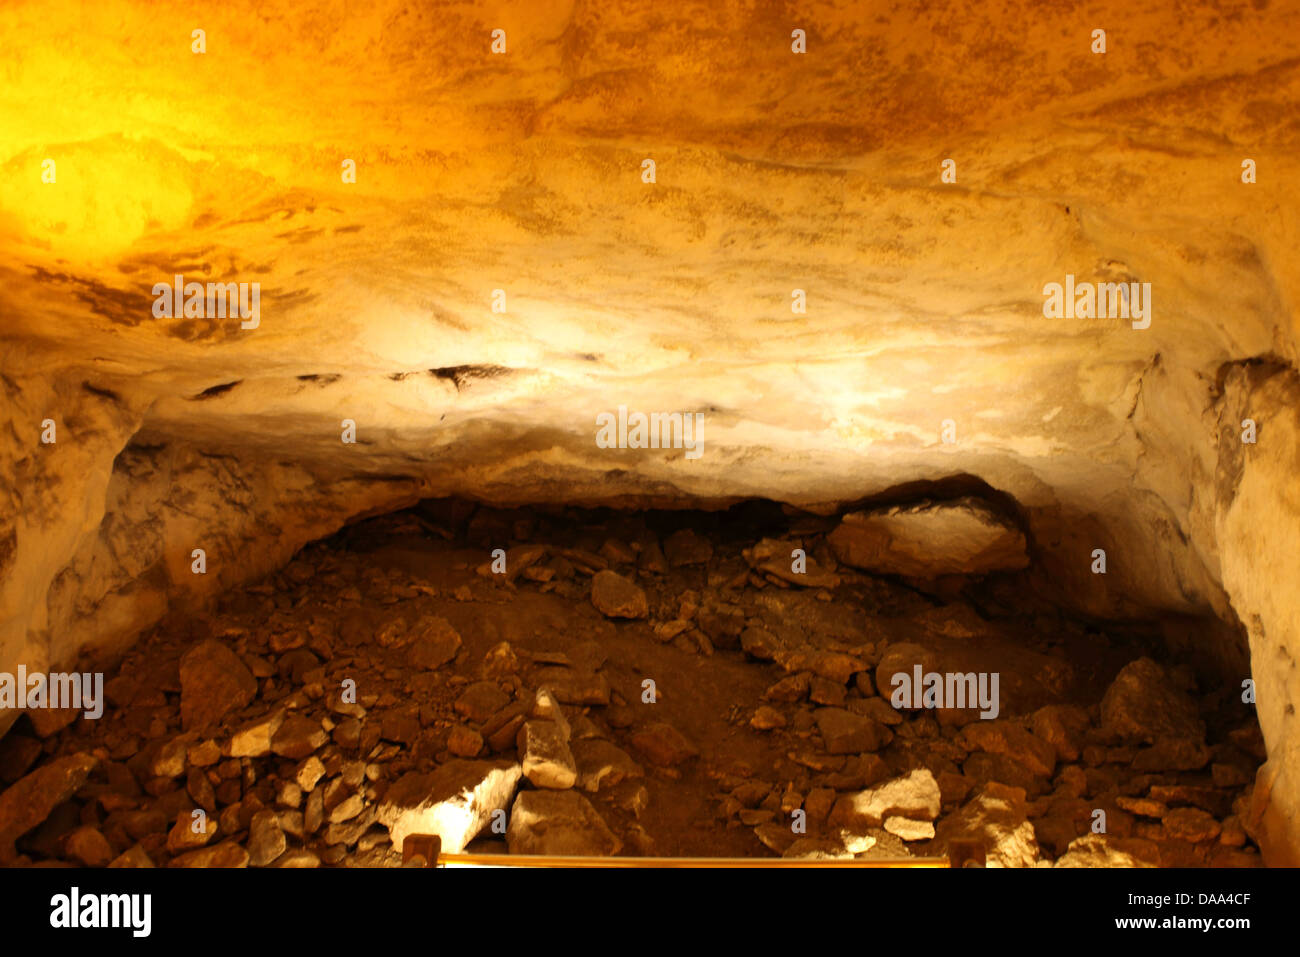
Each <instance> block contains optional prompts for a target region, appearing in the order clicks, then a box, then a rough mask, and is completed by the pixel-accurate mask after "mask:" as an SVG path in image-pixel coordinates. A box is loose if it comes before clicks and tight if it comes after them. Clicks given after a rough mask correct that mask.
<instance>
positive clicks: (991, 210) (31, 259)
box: [0, 0, 1300, 826]
mask: <svg viewBox="0 0 1300 957" xmlns="http://www.w3.org/2000/svg"><path fill="white" fill-rule="evenodd" d="M1099 28H1100V29H1104V30H1105V31H1106V52H1105V53H1104V54H1100V53H1094V52H1092V45H1093V43H1094V41H1093V39H1092V33H1093V31H1094V30H1095V29H1099ZM497 29H500V30H504V31H505V42H506V50H505V52H504V53H500V54H494V53H493V52H492V51H491V45H492V31H493V30H497ZM795 29H801V30H804V31H805V32H806V38H807V39H806V44H807V52H806V53H803V54H796V53H793V52H792V49H791V33H792V31H793V30H795ZM195 30H203V31H204V34H203V39H204V42H205V44H206V49H205V52H203V53H195V52H193V49H192V46H193V44H194V42H195V41H194V39H193V37H194V31H195ZM0 36H2V37H3V41H4V48H5V50H6V53H5V56H4V61H3V83H2V84H0V131H3V136H0V349H2V352H0V373H2V374H3V379H0V388H2V389H3V390H4V399H3V401H0V417H2V419H3V422H4V424H5V426H6V428H5V429H4V430H3V431H4V434H5V435H6V437H7V440H6V442H5V443H4V444H3V446H0V475H3V476H4V478H5V482H4V484H3V487H0V575H3V579H2V580H0V661H3V662H6V663H7V662H11V661H14V660H18V659H24V660H32V661H37V660H40V659H46V658H48V659H50V660H61V659H65V658H67V657H68V656H69V655H72V654H73V653H74V652H75V651H76V650H77V649H78V648H81V647H83V646H87V645H93V644H95V643H97V642H100V643H111V642H112V641H113V640H116V638H129V636H131V635H133V634H134V633H135V632H136V631H137V630H138V629H139V627H141V625H142V624H143V623H146V622H148V621H152V620H155V619H156V618H157V617H159V616H160V615H161V614H162V613H163V612H164V611H165V610H166V609H167V607H168V606H169V605H175V604H178V603H180V604H183V601H184V596H185V595H186V594H191V593H193V594H196V595H197V594H199V593H201V592H202V591H203V590H205V589H212V588H215V587H222V586H226V585H230V584H233V583H235V582H237V581H240V580H243V579H244V578H247V577H249V576H250V575H254V574H257V573H260V572H262V571H265V570H266V569H267V568H269V567H273V566H275V565H277V564H279V563H281V562H283V561H284V560H285V559H286V558H287V557H288V556H289V555H291V554H292V553H293V551H294V550H296V549H297V548H298V547H299V546H301V545H302V544H303V543H304V542H306V541H309V540H311V539H313V538H316V537H319V536H321V535H324V534H328V533H329V532H331V531H333V530H334V529H336V528H337V527H339V526H340V525H341V524H343V523H344V522H345V521H347V520H348V519H349V518H351V517H354V516H356V515H360V514H364V513H367V512H371V511H378V510H382V509H386V508H392V507H397V506H400V505H402V504H406V503H409V502H412V501H414V500H416V499H417V498H419V497H421V496H428V495H441V494H451V493H459V494H466V495H470V496H473V497H478V498H482V499H486V500H491V501H500V502H528V501H548V500H569V501H577V502H588V503H598V502H606V503H620V502H622V503H627V504H636V503H650V502H658V503H661V504H675V503H677V504H680V503H683V502H686V501H688V500H697V501H702V502H705V503H722V502H725V501H730V500H735V499H738V498H742V497H748V496H764V497H770V498H775V499H778V500H781V501H785V502H790V503H795V504H800V505H803V506H807V507H810V508H822V509H824V508H830V507H833V506H835V505H837V504H839V503H844V502H848V501H852V500H856V499H859V498H862V497H865V496H869V495H874V494H877V493H880V492H883V491H886V490H888V489H890V488H893V487H896V486H899V485H903V484H905V483H909V482H915V481H922V480H939V479H944V478H946V477H949V476H953V475H968V476H973V477H974V478H975V479H977V480H979V481H981V482H983V483H987V485H988V486H991V487H992V488H993V489H996V490H998V491H999V492H1003V493H1006V494H1008V495H1010V496H1013V497H1014V498H1015V500H1016V501H1017V502H1018V503H1019V505H1020V507H1021V508H1022V509H1023V510H1024V512H1025V515H1026V517H1027V520H1028V521H1029V524H1030V527H1031V529H1032V530H1033V531H1034V538H1035V542H1034V548H1035V553H1036V557H1037V559H1038V561H1039V562H1040V563H1041V564H1042V566H1043V567H1044V568H1046V569H1047V570H1048V571H1049V573H1050V577H1051V578H1052V579H1053V580H1054V581H1055V582H1056V583H1057V584H1058V585H1059V586H1060V587H1061V589H1062V591H1063V593H1068V594H1069V595H1070V596H1071V597H1072V599H1073V600H1074V601H1076V602H1077V603H1078V604H1080V605H1082V606H1084V607H1086V608H1089V609H1091V610H1094V611H1097V612H1105V613H1124V614H1137V613H1150V612H1152V611H1156V610H1163V611H1175V612H1180V613H1189V614H1204V613H1213V614H1216V615H1217V616H1219V617H1221V618H1223V619H1225V620H1233V619H1234V617H1236V618H1240V619H1241V621H1242V622H1244V623H1246V624H1247V626H1248V629H1249V630H1250V633H1251V634H1250V640H1251V643H1252V653H1253V654H1254V655H1255V656H1256V657H1257V658H1258V655H1259V654H1260V649H1261V648H1262V647H1264V646H1265V643H1271V642H1272V641H1274V640H1275V639H1272V638H1268V637H1266V635H1267V634H1269V633H1272V634H1275V635H1276V634H1288V633H1289V634H1294V630H1295V628H1296V627H1297V620H1296V614H1297V613H1296V608H1297V607H1300V604H1297V603H1291V604H1288V602H1289V598H1288V597H1287V596H1285V595H1283V596H1279V595H1278V594H1277V592H1276V590H1275V589H1271V588H1270V587H1269V586H1268V585H1267V580H1266V579H1265V580H1261V579H1260V578H1259V569H1257V568H1256V567H1255V566H1254V565H1252V559H1253V558H1254V555H1253V554H1252V553H1253V546H1252V545H1251V544H1250V543H1249V538H1250V534H1251V532H1250V530H1251V529H1253V528H1256V527H1258V525H1259V524H1260V523H1261V522H1262V523H1265V524H1269V525H1270V535H1272V536H1273V538H1274V539H1275V541H1274V545H1275V546H1276V547H1287V546H1289V545H1294V544H1295V543H1296V542H1298V541H1300V532H1298V531H1297V528H1298V526H1297V524H1296V523H1297V506H1296V505H1295V503H1294V501H1292V500H1291V499H1289V498H1287V496H1286V494H1285V493H1284V491H1282V489H1283V487H1284V485H1285V480H1286V478H1287V477H1289V475H1290V472H1291V470H1292V469H1293V468H1294V459H1293V458H1292V459H1288V458H1287V455H1288V450H1290V449H1293V445H1289V444H1287V443H1291V442H1293V441H1294V430H1295V428H1296V422H1295V409H1294V404H1293V403H1291V402H1290V397H1291V396H1293V395H1294V388H1293V385H1294V383H1293V381H1292V380H1293V373H1292V371H1291V369H1290V366H1292V365H1293V364H1294V360H1295V343H1296V336H1295V322H1296V315H1297V308H1296V307H1297V302H1298V301H1300V268H1297V266H1298V265H1300V263H1298V262H1297V254H1296V249H1297V238H1298V234H1300V213H1298V211H1297V204H1296V202H1295V200H1296V196H1297V191H1296V186H1295V183H1296V178H1297V175H1300V162H1298V161H1297V152H1296V146H1297V142H1298V141H1300V120H1298V117H1300V112H1297V110H1296V108H1295V107H1296V101H1297V92H1298V91H1300V11H1296V10H1295V9H1294V8H1293V7H1290V6H1288V5H1286V4H1282V3H1278V2H1273V3H1269V2H1268V0H1261V2H1253V3H1251V2H1221V3H1217V4H1213V5H1210V4H1196V5H1184V4H1174V3H1163V4H1158V5H1156V7H1155V8H1144V9H1135V8H1134V7H1133V6H1132V5H1131V4H1129V3H1121V2H1118V0H1102V2H1098V3H1094V4H1092V5H1090V6H1089V7H1088V8H1087V9H1086V10H1076V9H1073V8H1072V7H1071V6H1070V5H1064V4H1048V5H1045V4H1043V3H1041V2H1032V0H1024V2H1004V3H999V4H979V5H971V7H970V8H969V9H962V8H959V7H954V6H953V5H949V4H932V3H912V4H907V5H905V6H904V8H898V7H897V6H896V5H887V4H877V3H871V4H850V3H806V4H798V5H795V4H790V5H784V4H775V3H723V4H717V3H687V2H676V0H674V2H666V3H655V2H652V0H645V2H639V3H633V2H612V3H611V2H602V3H563V2H540V0H539V2H529V3H514V4H468V3H448V4H440V5H438V6H436V7H435V6H426V5H420V4H407V3H399V2H388V0H376V2H372V3H369V4H364V5H361V6H357V5H348V4H341V3H303V4H295V5H294V6H293V7H292V8H290V7H288V6H286V7H284V8H283V10H280V11H277V10H271V9H267V8H266V7H265V5H262V4H252V3H226V4H211V5H206V6H201V7H199V8H198V9H197V11H195V10H190V9H186V8H182V7H180V6H172V5H167V6H163V7H160V6H159V5H157V4H151V3H129V2H114V3H110V4H95V5H90V6H89V7H83V6H80V5H74V4H70V3H69V4H56V5H51V4H38V3H17V4H8V5H6V7H5V9H4V11H3V12H0ZM646 159H651V160H653V161H654V164H655V166H654V172H655V176H654V180H655V181H654V182H653V183H647V182H645V181H644V178H643V161H644V160H646ZM946 159H952V160H953V161H954V162H955V173H956V181H955V182H944V181H943V180H942V179H941V171H942V164H943V162H944V160H946ZM1247 159H1250V160H1253V161H1254V163H1255V168H1256V182H1253V183H1245V182H1243V181H1242V173H1243V167H1242V164H1243V161H1244V160H1247ZM46 160H53V161H54V165H53V167H52V169H53V171H54V182H52V183H51V182H46V181H44V178H46V177H45V176H44V174H46V172H47V170H48V169H50V167H48V165H47V164H46V162H45V161H46ZM346 160H352V161H354V162H355V171H356V176H355V183H352V182H344V176H343V173H342V170H343V166H344V163H345V161H346ZM176 274H181V275H184V276H185V278H186V280H187V281H200V282H248V283H254V282H255V283H258V284H259V288H260V300H259V317H258V318H259V321H258V324H257V327H256V328H254V329H244V328H241V324H240V322H239V321H238V320H235V321H232V320H230V319H220V318H206V317H201V316H189V317H187V316H185V315H183V314H182V315H179V316H176V317H173V318H166V317H161V318H160V317H157V316H155V313H154V299H155V296H154V293H153V292H152V290H153V287H154V284H155V283H169V282H171V281H172V277H173V276H174V275H176ZM1067 275H1069V276H1074V277H1076V278H1077V279H1078V280H1079V281H1080V282H1085V281H1087V282H1130V281H1131V282H1139V283H1150V290H1151V300H1150V302H1151V313H1152V314H1151V319H1152V321H1151V324H1150V327H1149V328H1146V329H1134V328H1132V326H1131V325H1130V324H1129V323H1127V322H1124V321H1117V320H1105V319H1086V318H1069V319H1065V318H1061V319H1048V318H1045V317H1044V315H1043V309H1042V307H1043V301H1044V296H1043V288H1044V285H1045V284H1047V283H1051V282H1061V283H1063V282H1065V281H1066V276H1067ZM796 289H799V290H803V291H804V294H805V296H806V303H807V305H806V312H804V313H797V312H794V311H792V309H791V302H792V299H791V296H792V290H796ZM495 290H501V291H502V292H504V296H505V311H504V312H494V311H493V304H494V291H495ZM498 304H499V300H498ZM1288 390H1291V391H1288ZM1260 396H1263V398H1259V397H1260ZM1265 399H1267V402H1266V401H1265ZM618 406H626V407H627V408H629V409H632V410H644V411H645V412H647V413H649V412H654V411H660V412H670V411H681V412H688V411H689V412H703V413H704V419H703V426H702V429H703V431H702V442H703V449H704V452H703V454H702V455H701V456H699V457H698V458H695V459H691V458H687V457H686V456H684V455H682V454H681V452H680V451H675V450H663V449H657V450H654V449H644V450H637V449H604V448H600V447H598V445H597V444H596V442H595V441H594V435H595V431H596V429H595V417H596V416H597V415H599V414H600V413H602V412H611V411H614V410H616V409H617V407H618ZM1242 416H1254V417H1255V418H1257V419H1259V420H1260V423H1261V424H1260V430H1261V435H1262V436H1264V437H1268V436H1269V435H1270V430H1272V435H1273V436H1275V437H1277V439H1278V440H1279V441H1277V442H1274V443H1273V444H1271V445H1269V444H1268V442H1267V441H1266V439H1261V442H1262V443H1263V444H1262V445H1261V448H1260V451H1259V454H1258V456H1256V457H1255V458H1250V456H1253V455H1255V452H1254V450H1251V451H1250V452H1243V450H1242V447H1241V446H1240V444H1239V443H1238V444H1237V445H1235V446H1234V443H1235V442H1236V433H1237V431H1238V428H1237V425H1236V423H1237V421H1239V418H1240V417H1242ZM46 419H51V420H53V421H54V422H55V423H56V426H57V429H58V433H57V435H58V438H57V442H56V443H55V444H53V445H44V444H41V442H40V441H39V437H40V435H41V432H42V428H43V426H42V422H43V421H44V420H46ZM344 419H350V420H352V421H353V422H355V423H356V437H357V441H356V443H355V444H351V445H345V444H343V443H342V442H341V440H340V433H341V423H342V420H344ZM945 420H951V430H952V431H951V433H950V435H949V436H948V437H949V438H951V439H953V441H950V442H946V441H944V435H943V433H942V430H943V425H944V422H945ZM1265 446H1267V448H1265ZM1243 475H1244V476H1245V477H1246V479H1247V480H1249V479H1250V477H1251V476H1254V480H1253V484H1252V482H1251V481H1243V480H1242V477H1243ZM1239 485H1241V487H1242V489H1244V490H1245V491H1243V492H1242V495H1244V496H1245V497H1244V498H1243V497H1241V496H1239V495H1238V493H1237V489H1238V486H1239ZM1288 509H1289V511H1287V510H1288ZM1279 510H1280V511H1281V512H1284V513H1285V516H1284V517H1285V520H1281V519H1279V518H1278V515H1279ZM268 536H269V537H271V538H273V539H274V542H273V543H268V542H266V541H265V539H267V537H268ZM196 542H199V543H202V544H203V545H205V546H206V548H207V550H208V552H209V554H210V556H212V557H211V558H210V561H211V563H212V566H213V570H212V574H210V575H209V576H208V578H207V580H205V581H204V582H203V583H202V584H201V585H196V584H195V582H194V576H192V575H190V574H189V568H188V566H189V555H190V550H191V549H192V548H193V547H196V546H195V543H196ZM254 542H257V543H258V545H257V547H256V550H255V551H251V552H250V547H251V543H254ZM1099 546H1100V547H1106V548H1108V549H1110V550H1111V555H1112V570H1111V573H1110V574H1109V575H1108V576H1107V577H1106V579H1105V580H1104V581H1099V579H1098V576H1093V575H1091V574H1089V573H1088V554H1089V552H1090V551H1091V549H1092V548H1094V547H1099ZM1261 582H1262V583H1261ZM1234 583H1235V584H1234ZM1289 594H1290V593H1287V595H1289ZM178 596H179V597H178ZM1252 616H1255V617H1256V618H1258V619H1259V624H1258V625H1256V624H1252ZM1261 616H1262V617H1261ZM1269 616H1272V618H1271V619H1270V617H1269ZM1266 619H1268V620H1271V621H1275V627H1274V628H1273V629H1272V630H1271V632H1270V628H1268V627H1266V626H1265V620H1266ZM1278 629H1281V631H1278ZM1287 629H1290V631H1289V632H1288V631H1287ZM1268 647H1272V645H1271V644H1269V645H1268ZM1278 681H1279V689H1280V690H1279V691H1278V694H1279V695H1283V694H1289V692H1288V691H1286V689H1289V688H1290V687H1291V686H1292V685H1293V684H1296V683H1297V682H1295V681H1292V680H1291V679H1281V678H1280V679H1278ZM1288 682H1290V683H1288ZM1275 700H1276V701H1277V704H1276V707H1275V708H1274V710H1276V711H1277V714H1278V716H1277V720H1276V722H1274V726H1273V728H1270V726H1269V723H1268V721H1266V722H1265V732H1266V735H1268V736H1271V737H1272V739H1273V744H1276V742H1278V741H1281V740H1283V737H1284V735H1283V732H1282V731H1281V730H1280V729H1281V728H1282V724H1281V723H1280V722H1282V720H1283V719H1282V717H1281V714H1282V710H1284V705H1285V703H1286V701H1285V700H1282V699H1275ZM1286 700H1289V699H1286ZM1286 720H1287V721H1291V720H1293V716H1292V717H1290V718H1287V719H1286ZM1287 726H1288V727H1290V725H1287ZM1279 735H1283V737H1279ZM1293 826H1294V825H1293Z"/></svg>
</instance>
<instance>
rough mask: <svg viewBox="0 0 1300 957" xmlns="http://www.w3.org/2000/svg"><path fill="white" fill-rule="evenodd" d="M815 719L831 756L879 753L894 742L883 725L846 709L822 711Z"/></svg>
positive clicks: (818, 711)
mask: <svg viewBox="0 0 1300 957" xmlns="http://www.w3.org/2000/svg"><path fill="white" fill-rule="evenodd" d="M813 717H814V719H815V720H816V721H817V730H818V731H819V732H821V736H822V740H823V741H825V742H826V750H827V751H828V752H829V753H830V754H857V753H859V752H862V751H879V750H880V749H881V748H883V747H885V746H887V745H888V744H889V742H890V741H892V740H893V739H894V733H893V732H892V731H890V730H889V729H888V728H887V727H885V726H884V725H883V724H880V723H878V722H876V721H873V720H872V719H871V718H867V717H863V716H862V715H860V714H854V713H853V712H851V711H846V710H845V709H843V708H818V709H817V711H815V712H814V713H813Z"/></svg>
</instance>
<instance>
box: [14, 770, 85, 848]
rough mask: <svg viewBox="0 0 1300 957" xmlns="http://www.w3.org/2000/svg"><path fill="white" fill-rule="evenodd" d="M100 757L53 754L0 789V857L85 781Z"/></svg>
mask: <svg viewBox="0 0 1300 957" xmlns="http://www.w3.org/2000/svg"><path fill="white" fill-rule="evenodd" d="M98 763H99V760H98V759H97V758H95V757H94V756H93V755H89V754H81V753H79V754H73V755H69V756H67V757H64V758H55V759H54V760H53V761H49V762H47V763H46V764H43V765H41V766H40V767H38V768H37V769H36V770H35V771H32V772H31V773H29V774H28V775H26V776H25V777H23V778H22V779H20V780H19V781H18V783H16V784H13V785H11V786H10V787H9V788H7V789H6V790H5V791H4V793H0V858H3V857H5V856H6V854H5V852H6V850H7V849H8V847H9V845H11V844H12V843H13V842H14V841H15V840H17V839H18V838H19V837H21V836H22V835H23V834H25V833H27V832H28V831H30V830H31V829H32V828H34V827H36V826H37V825H38V824H40V823H41V822H42V821H44V820H45V819H46V818H47V817H49V816H50V812H51V811H53V810H54V808H55V807H56V806H58V805H60V804H62V803H63V802H64V801H66V800H67V799H68V798H70V797H72V795H73V794H75V793H76V792H77V790H78V789H79V788H80V787H81V786H82V785H83V784H84V783H85V782H86V778H87V777H89V776H90V772H91V771H92V770H93V769H94V768H95V765H97V764H98Z"/></svg>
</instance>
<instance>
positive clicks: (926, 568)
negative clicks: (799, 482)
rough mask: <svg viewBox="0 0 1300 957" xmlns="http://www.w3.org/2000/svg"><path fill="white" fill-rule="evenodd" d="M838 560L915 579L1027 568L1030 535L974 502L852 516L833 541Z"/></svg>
mask: <svg viewBox="0 0 1300 957" xmlns="http://www.w3.org/2000/svg"><path fill="white" fill-rule="evenodd" d="M827 543H828V544H829V545H830V546H831V549H832V550H833V551H834V553H835V557H836V558H837V559H839V560H840V561H841V562H843V563H844V564H846V565H852V566H853V567H854V568H861V569H863V570H865V571H870V572H876V573H880V574H888V575H904V576H908V577H912V578H923V579H933V578H937V577H938V576H940V575H982V574H986V573H988V572H993V571H1005V570H1015V569H1021V568H1025V567H1026V566H1027V565H1028V564H1029V556H1028V553H1027V552H1026V549H1025V537H1024V535H1023V534H1022V533H1021V531H1020V530H1019V529H1018V528H1016V526H1015V525H1014V524H1013V523H1012V522H1010V521H1009V520H1008V519H1005V518H1003V517H1002V516H1000V515H998V514H997V513H996V512H994V511H993V510H992V509H991V508H989V507H988V506H987V505H985V504H984V503H982V502H980V501H979V500H977V499H974V498H964V499H958V500H955V501H951V502H938V503H923V504H919V505H906V506H896V507H894V508H888V509H878V510H876V511H871V512H850V513H848V514H847V515H845V516H844V518H843V520H842V521H841V522H840V525H839V526H838V527H837V528H836V529H835V530H834V531H833V532H831V534H830V535H829V536H828V537H827Z"/></svg>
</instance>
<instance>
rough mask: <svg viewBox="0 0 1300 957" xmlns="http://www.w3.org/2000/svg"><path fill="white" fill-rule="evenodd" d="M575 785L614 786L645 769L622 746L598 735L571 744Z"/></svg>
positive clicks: (589, 787) (588, 788)
mask: <svg viewBox="0 0 1300 957" xmlns="http://www.w3.org/2000/svg"><path fill="white" fill-rule="evenodd" d="M572 749H573V758H574V763H575V764H576V765H577V769H578V784H579V785H581V787H582V789H583V790H585V791H591V792H595V791H599V790H600V789H601V788H602V787H614V786H616V785H618V784H620V783H622V782H623V781H625V780H629V779H632V778H639V777H641V776H642V775H643V774H644V773H645V772H644V770H643V769H642V767H641V765H639V764H637V763H636V762H635V761H633V760H632V757H631V755H629V754H628V753H627V752H626V751H624V750H623V749H622V748H618V747H615V746H614V745H613V744H611V743H610V742H608V741H605V740H604V739H602V738H588V739H585V740H581V741H574V742H573V744H572Z"/></svg>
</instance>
